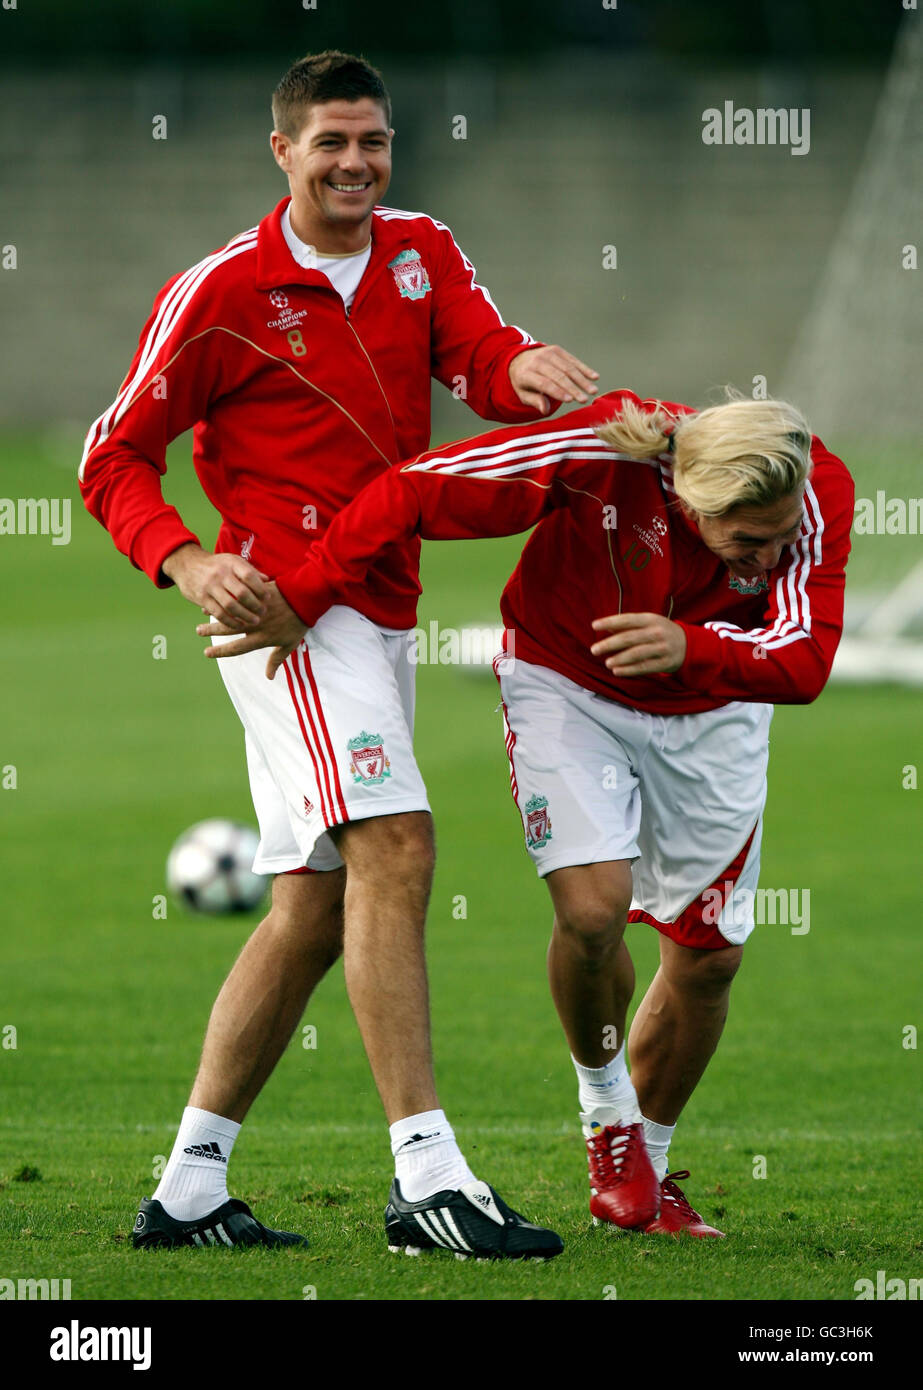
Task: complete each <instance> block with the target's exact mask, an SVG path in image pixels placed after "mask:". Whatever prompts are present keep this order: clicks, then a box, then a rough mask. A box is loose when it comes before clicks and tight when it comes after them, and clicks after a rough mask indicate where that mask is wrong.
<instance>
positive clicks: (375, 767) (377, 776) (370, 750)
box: [346, 729, 391, 787]
mask: <svg viewBox="0 0 923 1390" xmlns="http://www.w3.org/2000/svg"><path fill="white" fill-rule="evenodd" d="M346 747H347V748H348V749H349V770H350V772H351V773H352V775H353V781H354V782H364V783H365V784H366V786H367V787H374V786H377V784H378V783H379V782H383V781H384V780H385V778H386V777H390V776H391V763H390V762H389V760H388V759H387V758H386V757H385V750H384V744H383V741H382V737H381V734H369V733H366V731H365V729H363V730H362V733H361V734H357V735H356V737H355V738H351V739H350V740H349V742H348V743H347V745H346Z"/></svg>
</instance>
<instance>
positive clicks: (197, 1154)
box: [183, 1140, 227, 1163]
mask: <svg viewBox="0 0 923 1390" xmlns="http://www.w3.org/2000/svg"><path fill="white" fill-rule="evenodd" d="M183 1153H184V1154H192V1156H193V1158H213V1159H215V1161H216V1162H217V1163H227V1159H226V1158H225V1156H224V1154H223V1153H222V1152H221V1149H220V1148H219V1147H218V1145H217V1144H216V1143H215V1142H214V1140H212V1142H211V1143H210V1144H190V1145H189V1147H188V1148H186V1149H183Z"/></svg>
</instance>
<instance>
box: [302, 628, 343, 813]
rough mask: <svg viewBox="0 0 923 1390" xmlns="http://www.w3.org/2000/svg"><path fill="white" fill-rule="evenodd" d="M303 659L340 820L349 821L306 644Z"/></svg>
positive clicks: (331, 743) (335, 759)
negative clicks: (330, 772)
mask: <svg viewBox="0 0 923 1390" xmlns="http://www.w3.org/2000/svg"><path fill="white" fill-rule="evenodd" d="M301 660H302V664H303V666H304V669H305V674H306V676H307V678H308V680H309V682H310V684H311V693H312V694H313V696H314V705H315V708H316V710H317V722H318V724H319V725H320V731H321V734H322V735H323V739H324V743H325V744H326V746H327V753H328V755H329V757H330V767H331V770H332V772H333V783H334V786H335V788H336V803H337V810H338V811H339V813H340V820H341V821H348V820H349V812H348V811H347V809H346V799H345V797H344V796H343V788H342V786H341V785H340V774H339V771H338V769H337V758H336V753H335V752H334V751H333V740H332V739H331V737H330V730H329V729H328V728H327V721H326V719H325V718H324V710H323V706H322V705H321V702H320V693H319V691H318V689H317V682H316V681H315V679H314V672H313V670H312V669H311V657H310V656H309V654H308V649H307V646H305V647H304V648H303V649H302V652H301ZM298 679H299V682H300V680H301V677H300V675H299V676H298ZM303 690H304V686H302V691H303ZM305 707H307V700H305Z"/></svg>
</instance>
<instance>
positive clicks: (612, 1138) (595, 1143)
mask: <svg viewBox="0 0 923 1390" xmlns="http://www.w3.org/2000/svg"><path fill="white" fill-rule="evenodd" d="M580 1118H581V1119H582V1120H583V1121H584V1125H585V1127H586V1128H588V1129H589V1130H590V1134H589V1137H588V1138H587V1141H586V1150H587V1163H588V1164H589V1168H590V1211H591V1212H592V1214H593V1222H594V1224H597V1225H598V1224H599V1222H600V1221H606V1222H608V1223H609V1224H610V1225H613V1226H621V1227H622V1228H623V1229H624V1230H632V1229H633V1228H635V1227H637V1226H642V1227H644V1226H646V1225H647V1223H648V1222H650V1221H652V1220H653V1219H654V1218H655V1217H656V1215H657V1210H658V1207H659V1206H660V1189H659V1186H658V1183H657V1176H656V1174H655V1172H654V1170H653V1168H652V1167H651V1160H650V1158H649V1157H648V1153H647V1148H646V1147H645V1143H644V1126H643V1125H642V1124H640V1123H638V1124H632V1125H625V1124H621V1123H620V1122H619V1118H620V1117H619V1115H618V1112H617V1111H615V1110H601V1109H600V1110H594V1111H592V1112H591V1113H590V1114H589V1115H581V1117H580ZM607 1122H608V1123H607Z"/></svg>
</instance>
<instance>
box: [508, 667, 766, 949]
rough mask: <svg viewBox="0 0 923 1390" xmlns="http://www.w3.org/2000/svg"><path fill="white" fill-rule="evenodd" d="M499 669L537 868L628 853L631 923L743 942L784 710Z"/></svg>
mask: <svg viewBox="0 0 923 1390" xmlns="http://www.w3.org/2000/svg"><path fill="white" fill-rule="evenodd" d="M495 667H496V669H497V670H498V679H499V681H500V688H501V691H502V694H503V710H504V718H505V721H506V746H507V753H508V754H509V759H510V785H511V787H512V791H513V797H514V799H515V801H516V805H517V806H518V808H519V812H520V815H521V817H522V823H523V830H524V832H525V837H526V848H527V849H528V851H529V854H530V855H531V857H532V860H533V862H534V864H535V866H536V868H537V869H538V872H539V874H540V875H541V876H542V877H544V876H545V875H546V874H549V873H551V872H552V870H554V869H561V868H565V867H568V866H572V865H578V864H596V863H600V862H603V861H605V860H613V859H627V860H631V861H632V870H631V873H632V883H633V899H632V904H631V912H630V913H629V921H643V922H648V923H650V925H651V926H653V927H656V928H657V930H658V931H660V932H662V933H663V934H664V935H666V936H669V937H671V938H672V939H673V940H675V941H678V942H680V944H682V945H685V946H693V947H703V948H708V949H715V948H720V947H722V946H727V945H729V944H733V945H739V944H741V943H742V942H743V941H745V940H746V938H747V937H748V936H749V934H750V932H751V931H752V930H753V924H754V923H753V911H752V904H753V902H754V900H755V896H756V888H757V882H758V879H759V860H760V840H761V835H762V815H763V807H764V805H765V802H766V768H767V763H768V759H769V725H770V721H771V720H772V714H773V706H772V705H767V704H756V703H750V702H745V701H734V702H733V703H732V704H728V705H722V706H721V707H720V708H719V709H715V710H706V711H705V712H704V713H701V714H683V715H657V714H647V713H645V712H644V711H643V710H636V709H632V708H630V707H629V706H626V705H621V704H619V703H618V702H617V701H616V700H607V699H606V698H605V696H603V695H597V694H596V693H595V692H594V691H591V690H586V689H584V687H583V686H581V685H577V684H576V683H575V682H574V681H571V680H568V679H567V677H566V676H562V675H561V674H560V673H559V672H557V671H553V670H551V669H550V668H549V667H546V666H535V665H532V664H531V663H529V662H525V661H520V660H519V659H517V660H515V661H509V660H504V661H502V662H500V661H499V659H498V663H496V664H495Z"/></svg>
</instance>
